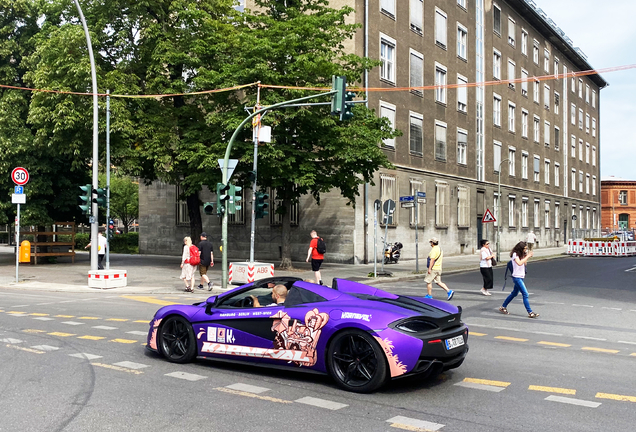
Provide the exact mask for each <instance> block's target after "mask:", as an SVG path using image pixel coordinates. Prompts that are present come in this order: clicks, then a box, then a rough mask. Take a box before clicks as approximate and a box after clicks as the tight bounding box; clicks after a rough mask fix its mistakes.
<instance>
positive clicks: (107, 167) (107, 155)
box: [106, 90, 111, 270]
mask: <svg viewBox="0 0 636 432" xmlns="http://www.w3.org/2000/svg"><path fill="white" fill-rule="evenodd" d="M106 94H108V96H106V270H108V269H110V235H109V234H110V233H111V231H110V90H108V91H106Z"/></svg>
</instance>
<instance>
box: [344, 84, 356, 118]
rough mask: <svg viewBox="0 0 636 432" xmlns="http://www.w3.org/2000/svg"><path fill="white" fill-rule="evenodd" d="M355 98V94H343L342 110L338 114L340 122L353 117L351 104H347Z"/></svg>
mask: <svg viewBox="0 0 636 432" xmlns="http://www.w3.org/2000/svg"><path fill="white" fill-rule="evenodd" d="M355 97H356V94H355V93H354V92H350V91H349V92H347V93H345V103H344V109H343V110H342V112H341V113H340V120H349V119H350V118H352V117H353V103H349V102H351V101H353V99H354V98H355Z"/></svg>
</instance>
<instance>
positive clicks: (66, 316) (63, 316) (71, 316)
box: [55, 315, 75, 318]
mask: <svg viewBox="0 0 636 432" xmlns="http://www.w3.org/2000/svg"><path fill="white" fill-rule="evenodd" d="M55 318H75V315H55Z"/></svg>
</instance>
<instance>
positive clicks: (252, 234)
mask: <svg viewBox="0 0 636 432" xmlns="http://www.w3.org/2000/svg"><path fill="white" fill-rule="evenodd" d="M258 84H259V86H258V90H257V93H256V109H259V108H260V103H261V86H260V81H259V83H258ZM257 119H258V121H257V122H256V124H255V125H254V137H253V138H254V165H253V170H254V182H253V183H252V229H251V232H250V263H251V264H254V237H255V236H256V183H257V181H258V171H257V168H258V136H259V132H260V129H261V119H260V118H257Z"/></svg>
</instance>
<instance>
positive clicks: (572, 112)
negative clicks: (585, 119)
mask: <svg viewBox="0 0 636 432" xmlns="http://www.w3.org/2000/svg"><path fill="white" fill-rule="evenodd" d="M570 122H571V123H572V126H575V125H576V105H574V104H572V107H571V108H570Z"/></svg>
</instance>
